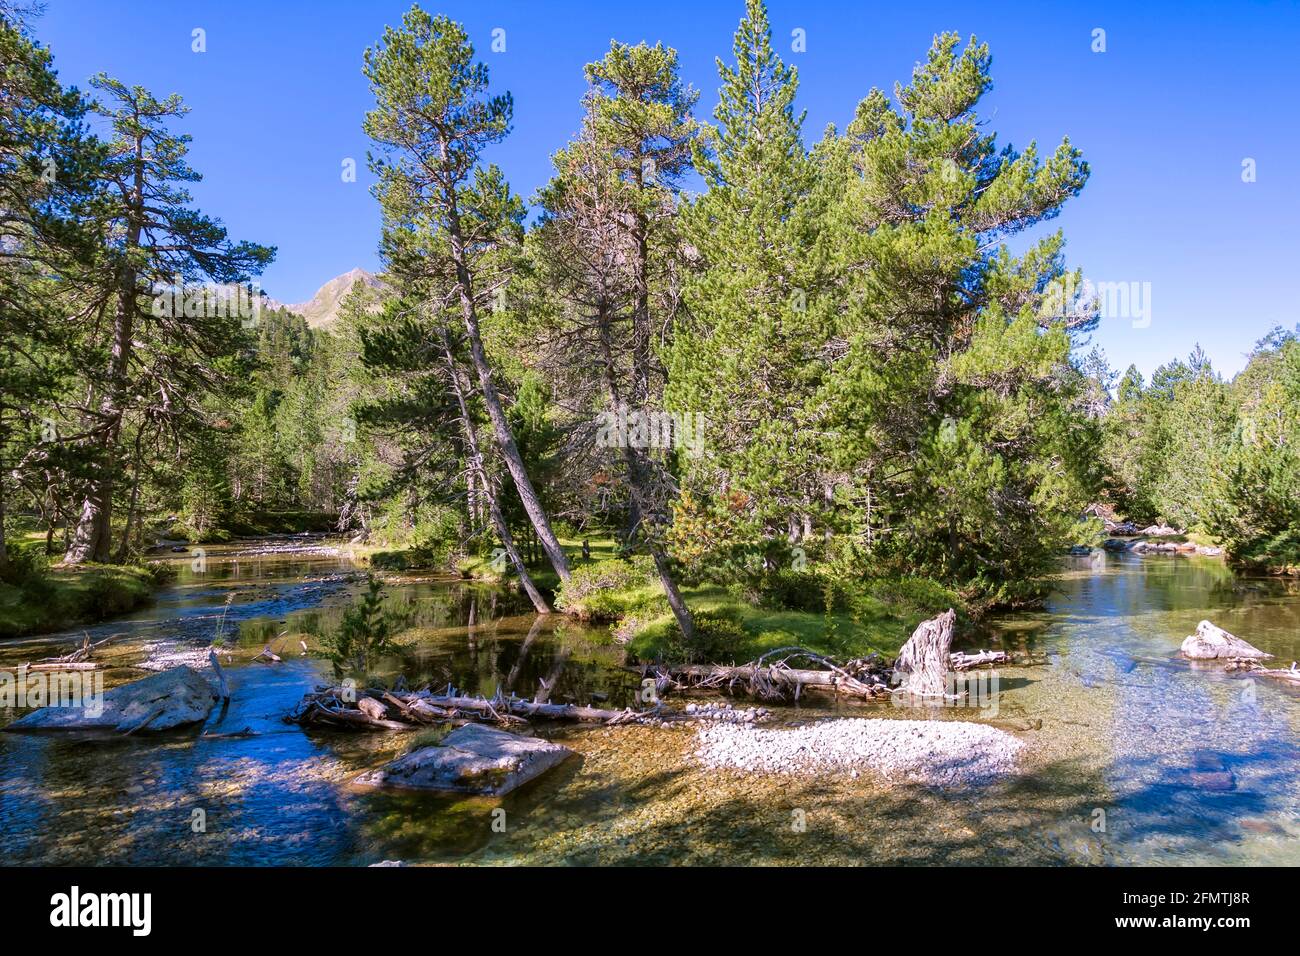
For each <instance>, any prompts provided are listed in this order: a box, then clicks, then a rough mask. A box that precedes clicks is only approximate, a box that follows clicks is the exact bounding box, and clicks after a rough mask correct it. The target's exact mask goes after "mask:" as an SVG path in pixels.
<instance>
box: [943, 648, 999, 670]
mask: <svg viewBox="0 0 1300 956" xmlns="http://www.w3.org/2000/svg"><path fill="white" fill-rule="evenodd" d="M948 659H949V661H951V663H952V669H953V670H955V671H968V670H970V669H971V668H972V667H983V666H984V665H985V664H1010V663H1011V655H1010V654H1008V653H1007V652H1006V651H976V652H975V653H973V654H967V653H964V652H963V651H953V652H952V654H950V655H949V658H948Z"/></svg>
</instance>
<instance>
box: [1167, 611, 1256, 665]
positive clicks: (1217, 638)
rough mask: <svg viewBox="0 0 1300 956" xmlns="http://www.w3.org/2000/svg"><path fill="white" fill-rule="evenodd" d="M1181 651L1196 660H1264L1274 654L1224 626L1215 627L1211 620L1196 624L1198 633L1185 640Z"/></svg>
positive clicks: (1190, 658)
mask: <svg viewBox="0 0 1300 956" xmlns="http://www.w3.org/2000/svg"><path fill="white" fill-rule="evenodd" d="M1181 653H1182V655H1183V657H1186V658H1188V659H1189V660H1194V661H1213V660H1248V661H1262V660H1267V659H1268V658H1270V657H1272V656H1273V655H1272V654H1266V653H1264V652H1263V651H1261V650H1260V649H1259V648H1258V647H1254V646H1252V645H1250V644H1247V643H1246V642H1245V641H1243V640H1242V639H1241V638H1239V637H1236V636H1235V635H1232V634H1229V633H1228V632H1227V631H1225V630H1224V629H1223V628H1221V627H1215V626H1214V625H1213V624H1211V623H1210V622H1209V621H1202V622H1201V623H1200V624H1198V625H1196V633H1195V634H1192V635H1190V636H1188V637H1187V639H1186V640H1184V641H1183V646H1182V648H1181Z"/></svg>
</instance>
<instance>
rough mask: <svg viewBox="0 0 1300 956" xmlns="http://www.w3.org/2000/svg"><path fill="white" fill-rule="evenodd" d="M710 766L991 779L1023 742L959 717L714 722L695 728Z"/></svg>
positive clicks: (899, 778)
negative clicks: (789, 724)
mask: <svg viewBox="0 0 1300 956" xmlns="http://www.w3.org/2000/svg"><path fill="white" fill-rule="evenodd" d="M696 744H697V749H696V751H695V755H696V757H698V758H699V760H700V761H701V762H702V763H704V765H705V766H708V767H713V768H727V769H733V770H739V771H742V772H744V773H757V774H799V775H805V776H810V775H814V774H820V773H848V774H849V775H850V776H854V777H856V776H858V774H859V773H872V774H875V775H877V776H879V777H882V778H884V779H885V780H888V781H893V782H911V783H923V784H930V785H937V786H964V785H970V784H978V783H986V782H989V781H990V780H993V779H996V778H998V777H1001V776H1004V775H1006V774H1010V773H1014V772H1015V769H1016V755H1017V754H1018V753H1019V752H1020V751H1021V750H1022V749H1023V748H1024V746H1025V745H1024V744H1023V743H1022V742H1021V741H1020V740H1018V739H1017V738H1016V737H1015V736H1013V735H1012V734H1009V733H1007V732H1006V731H1004V730H998V729H997V728H996V727H989V726H986V725H984V724H976V723H970V722H968V721H956V720H890V719H862V718H849V719H840V720H825V721H819V722H817V723H813V724H808V725H806V726H803V727H795V728H786V729H781V728H773V729H766V728H758V727H751V726H744V725H735V724H712V725H709V726H706V727H702V728H700V730H699V731H698V732H697V734H696Z"/></svg>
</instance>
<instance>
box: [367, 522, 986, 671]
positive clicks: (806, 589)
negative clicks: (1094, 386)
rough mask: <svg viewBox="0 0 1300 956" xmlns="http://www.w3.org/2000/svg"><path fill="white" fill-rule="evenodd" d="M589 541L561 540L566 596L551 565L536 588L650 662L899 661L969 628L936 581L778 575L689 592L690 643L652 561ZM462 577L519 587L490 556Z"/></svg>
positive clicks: (399, 558) (420, 563)
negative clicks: (772, 655) (941, 624)
mask: <svg viewBox="0 0 1300 956" xmlns="http://www.w3.org/2000/svg"><path fill="white" fill-rule="evenodd" d="M588 540H589V542H590V553H591V557H590V559H588V560H584V559H583V557H582V541H583V539H582V538H567V537H566V538H561V539H560V543H561V545H562V546H563V547H564V550H565V553H566V554H567V555H568V556H569V562H570V566H571V567H572V569H573V579H572V581H571V582H570V584H569V585H568V586H567V587H565V588H561V587H560V581H559V577H558V575H556V574H555V572H554V570H553V569H552V568H551V567H550V565H549V564H548V563H546V562H544V561H543V562H541V563H540V564H539V565H536V566H530V568H529V572H530V574H531V575H532V577H533V581H534V582H535V583H536V584H537V586H538V588H539V589H540V590H541V591H542V592H543V593H544V594H546V595H548V597H550V598H551V599H552V601H553V602H554V604H555V606H556V607H557V609H560V610H563V611H565V612H567V613H570V614H573V615H575V616H576V617H578V618H580V619H582V620H584V621H587V622H589V623H591V624H594V625H598V626H608V627H609V629H610V631H611V632H612V634H613V635H614V637H615V638H616V639H617V640H619V641H620V642H623V643H626V644H627V646H628V649H629V651H630V652H631V654H633V655H634V656H635V657H637V658H639V659H643V660H659V659H662V660H673V661H681V660H697V661H701V662H718V663H721V662H731V661H746V660H752V659H754V658H755V657H758V656H759V655H761V654H763V653H764V652H766V651H769V650H773V649H775V648H778V647H785V646H789V645H795V644H797V645H799V646H801V647H806V648H808V649H810V650H813V651H816V652H818V653H822V654H827V655H831V656H835V657H838V658H841V659H849V658H854V657H862V656H865V655H867V654H870V653H871V652H873V651H878V652H880V653H881V654H884V655H892V654H894V653H896V652H897V651H898V649H899V648H900V647H901V646H902V645H903V642H904V641H906V640H907V638H908V637H909V636H910V635H911V633H912V631H913V630H914V629H915V627H916V625H917V624H918V623H919V622H921V621H922V620H924V619H926V618H928V617H933V616H934V615H935V614H938V613H939V612H941V611H944V610H946V609H948V608H950V607H952V608H955V609H956V610H957V613H958V615H959V619H969V614H970V608H969V606H968V605H967V604H966V602H965V601H964V600H963V599H962V597H961V596H960V595H959V594H957V593H956V592H954V591H952V590H950V589H947V588H944V587H942V586H940V585H938V584H935V583H934V582H932V581H928V580H923V579H917V578H909V579H873V580H859V581H841V582H837V583H836V584H835V586H832V587H830V589H829V590H830V592H831V593H830V594H829V595H828V594H827V590H828V588H827V582H826V580H825V578H824V577H823V576H822V575H819V574H817V573H811V572H798V573H796V572H777V573H776V574H775V575H774V576H773V579H772V580H771V581H770V582H768V586H765V587H760V588H757V589H755V588H754V587H753V586H752V585H750V586H748V587H746V586H742V585H739V584H722V583H715V582H700V583H693V584H690V583H688V584H686V585H684V586H683V587H682V595H683V597H684V598H685V600H686V603H687V606H689V607H690V609H691V611H692V612H693V614H694V616H695V618H696V631H697V634H696V639H695V640H694V641H692V642H690V643H689V644H688V643H687V642H685V641H683V639H682V636H681V631H680V629H679V628H678V627H677V623H676V620H675V618H674V617H673V615H672V612H671V611H670V609H669V607H668V602H667V599H666V598H665V596H664V593H663V588H662V586H661V585H660V584H659V582H658V579H657V577H656V576H655V575H654V573H653V571H652V568H651V566H650V564H649V559H648V558H646V557H644V556H642V557H638V558H636V559H634V560H632V561H627V560H621V559H620V558H619V557H618V546H617V544H616V542H615V541H614V539H613V538H611V537H601V538H595V537H592V538H589V539H588ZM369 559H370V562H371V564H372V566H374V567H376V568H385V569H393V570H403V569H412V568H421V567H429V566H430V565H429V564H428V562H427V561H426V560H422V556H421V555H419V554H418V553H415V552H413V551H410V550H396V551H382V550H375V551H373V552H372V553H371V554H370V555H369ZM455 570H456V571H457V572H458V573H459V574H460V575H461V576H462V577H464V578H467V579H470V580H475V581H484V582H489V583H494V584H503V585H506V584H510V583H513V582H514V581H515V576H514V574H513V573H510V571H509V567H508V565H507V567H506V570H502V569H501V562H500V561H498V562H495V563H494V562H493V560H492V559H491V558H490V557H486V556H480V555H473V556H470V557H466V558H462V559H460V560H459V561H457V562H456V563H455ZM828 600H829V605H830V606H829V609H828V607H827V604H828Z"/></svg>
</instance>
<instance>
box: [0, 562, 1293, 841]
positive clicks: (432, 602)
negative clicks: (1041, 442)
mask: <svg viewBox="0 0 1300 956" xmlns="http://www.w3.org/2000/svg"><path fill="white" fill-rule="evenodd" d="M259 546H260V545H259ZM277 546H285V543H284V542H279V543H277ZM250 550H255V546H254V545H252V544H247V543H245V544H242V545H236V546H232V547H227V548H214V549H210V550H209V552H208V555H207V562H206V567H205V568H204V569H203V570H202V571H196V570H195V569H194V568H193V567H192V565H191V561H192V559H191V558H190V557H188V556H186V557H184V558H177V559H176V560H175V562H174V563H175V565H176V567H177V569H178V576H177V579H176V582H175V584H174V585H173V586H170V587H168V588H167V589H165V590H164V591H163V592H162V593H161V594H160V595H159V598H158V601H157V603H156V604H155V605H154V606H153V607H151V608H149V609H147V610H146V611H144V612H141V613H140V614H138V615H135V616H134V617H132V618H130V619H126V620H117V621H113V622H110V623H108V624H104V625H100V626H97V627H94V628H89V629H88V633H89V634H90V635H91V637H92V639H95V640H99V639H101V638H103V637H108V636H110V635H116V636H115V637H114V639H113V640H112V642H110V644H108V645H106V646H105V648H104V649H103V651H102V652H101V653H102V655H103V657H104V659H106V660H107V661H108V662H109V663H110V665H111V666H110V668H109V670H108V671H107V672H106V680H107V682H108V684H110V685H111V684H113V683H118V682H121V681H123V680H129V679H132V678H134V677H138V676H139V674H140V672H139V671H138V670H135V669H133V668H132V667H131V666H130V665H132V664H135V663H138V662H139V661H141V660H142V659H144V658H146V657H148V656H150V655H151V654H156V653H158V652H159V650H160V649H161V650H167V649H175V648H176V647H180V648H192V647H200V646H202V645H203V644H205V643H206V642H208V641H210V640H211V639H212V637H213V636H214V635H215V634H217V633H218V632H219V631H220V632H221V633H223V634H224V637H223V639H222V641H223V644H224V645H225V646H226V647H227V648H228V649H229V650H231V651H232V652H233V654H234V657H233V661H232V664H231V665H230V667H229V676H230V680H231V684H232V686H233V699H232V701H231V703H230V705H229V707H228V708H226V709H225V710H220V709H219V710H216V711H214V712H213V715H212V717H211V718H210V719H209V722H208V725H207V727H206V728H205V729H206V730H208V731H212V732H217V733H220V732H233V731H240V730H243V729H245V728H248V729H249V730H251V731H253V732H254V733H255V734H256V735H255V736H249V737H238V738H218V739H204V738H200V737H199V736H198V733H197V731H191V732H187V733H180V732H178V733H173V734H168V735H162V736H156V737H146V736H132V737H129V738H124V737H114V736H105V735H66V734H64V735H53V734H41V735H38V734H18V733H6V734H0V852H3V859H4V861H5V862H6V863H8V864H22V863H49V864H65V863H66V864H71V863H77V864H97V863H119V864H182V865H183V864H223V865H225V864H229V865H253V864H256V865H266V864H367V863H373V862H377V861H381V860H395V859H400V860H404V861H406V862H410V863H422V862H470V863H516V862H526V863H584V864H591V863H708V864H737V863H751V862H753V863H891V862H898V863H930V864H934V863H960V864H996V863H1065V864H1099V863H1103V864H1104V863H1110V864H1131V863H1139V864H1143V863H1168V862H1177V863H1227V864H1296V863H1300V761H1298V760H1297V756H1300V753H1298V748H1297V724H1298V722H1300V720H1298V718H1300V697H1298V696H1297V694H1296V693H1295V692H1294V691H1292V690H1289V689H1288V688H1286V687H1284V686H1282V685H1280V684H1279V683H1276V682H1271V681H1266V680H1259V679H1255V680H1251V679H1249V678H1245V677H1241V676H1231V675H1225V674H1223V673H1221V672H1219V671H1218V670H1217V669H1195V670H1194V669H1192V668H1191V667H1189V666H1187V665H1186V664H1183V663H1180V662H1177V661H1175V660H1174V659H1173V655H1174V653H1175V652H1176V651H1177V649H1178V645H1179V643H1180V642H1181V640H1182V638H1183V637H1184V636H1186V635H1187V634H1189V633H1191V631H1192V630H1194V628H1195V626H1196V623H1197V622H1198V621H1199V620H1201V619H1202V618H1210V619H1211V620H1213V621H1215V623H1217V624H1219V625H1220V626H1222V627H1225V628H1227V629H1228V630H1230V631H1232V632H1234V633H1236V634H1238V635H1240V636H1242V637H1244V638H1246V639H1247V640H1249V641H1250V642H1251V643H1253V644H1255V645H1256V646H1258V647H1261V648H1263V649H1265V650H1268V651H1270V652H1272V653H1274V654H1276V655H1277V656H1278V658H1279V659H1280V660H1282V661H1284V662H1287V663H1289V662H1290V661H1291V660H1295V659H1297V658H1300V592H1298V591H1297V589H1296V588H1295V587H1294V586H1293V585H1291V586H1288V585H1287V584H1286V583H1284V582H1280V581H1272V580H1262V579H1261V580H1254V579H1251V580H1246V579H1237V578H1234V577H1233V575H1231V574H1230V573H1229V572H1227V571H1226V570H1225V569H1224V567H1223V566H1222V564H1220V563H1217V562H1215V561H1212V560H1207V559H1197V558H1183V557H1171V556H1161V557H1151V558H1138V557H1134V556H1128V555H1125V556H1118V557H1117V556H1112V555H1100V554H1099V555H1095V556H1093V557H1091V558H1081V559H1071V560H1070V563H1069V565H1068V567H1067V569H1066V571H1065V573H1064V574H1063V575H1062V577H1061V580H1060V583H1059V587H1058V590H1057V592H1056V593H1055V594H1054V596H1053V597H1052V599H1051V600H1050V602H1049V603H1048V605H1047V607H1046V608H1045V610H1043V611H1041V612H1037V613H1033V614H1024V615H1016V616H1013V617H1009V618H1005V619H1002V620H999V621H996V622H994V623H993V624H992V625H991V627H990V630H989V632H988V633H986V634H984V635H982V636H980V637H979V639H978V640H977V641H976V642H975V643H978V644H979V645H981V646H989V647H999V646H1000V647H1005V648H1008V649H1016V650H1025V651H1030V652H1033V653H1034V654H1035V655H1037V656H1038V657H1040V658H1042V659H1045V660H1046V662H1047V663H1045V664H1043V665H1039V666H1032V667H1021V668H1007V669H1003V670H1001V671H1000V672H999V673H998V675H997V696H996V705H997V706H996V709H995V710H996V712H994V709H993V708H989V709H986V710H983V711H980V710H972V709H963V710H958V709H949V710H945V711H943V712H940V713H938V714H935V715H933V716H935V717H936V718H943V719H951V718H961V719H977V720H996V721H999V722H1000V724H1001V725H1002V726H1006V727H1014V728H1019V727H1036V728H1037V729H1024V730H1020V729H1017V730H1016V732H1017V733H1018V735H1019V736H1020V737H1021V738H1022V739H1023V740H1024V741H1025V742H1026V744H1027V745H1028V748H1027V750H1026V752H1025V755H1024V759H1023V761H1022V764H1023V767H1022V770H1023V772H1022V773H1021V774H1020V775H1018V776H1017V777H1015V778H1012V779H1009V780H1006V781H1003V782H1000V783H996V784H993V785H989V786H985V787H982V788H980V789H973V790H963V791H954V792H942V791H938V790H934V789H929V788H923V787H919V786H913V785H894V786H886V785H884V784H883V783H881V782H880V781H874V780H870V779H867V778H860V779H856V780H852V779H848V778H821V779H812V780H803V779H789V778H776V779H764V778H755V777H745V776H740V775H732V774H727V773H718V772H716V771H708V772H706V771H703V770H701V769H700V768H699V767H698V766H697V765H696V763H695V761H694V759H693V757H692V750H693V746H692V739H693V732H692V731H691V730H689V729H671V730H665V729H656V728H642V727H621V728H604V727H557V726H541V725H539V726H538V727H537V730H538V732H539V733H543V734H546V735H547V736H551V737H554V738H556V739H561V740H563V742H564V743H565V744H567V745H568V746H570V747H572V748H573V749H574V750H575V751H577V757H576V758H575V759H572V760H570V761H568V762H566V763H565V764H563V765H561V766H560V767H559V768H557V769H556V770H553V771H551V772H550V773H549V774H548V775H546V776H545V777H543V778H542V779H541V780H539V781H537V782H536V783H534V784H532V785H529V786H527V787H525V788H523V789H521V790H520V791H517V792H516V793H514V794H512V795H510V796H508V797H506V798H504V799H502V800H487V799H480V798H470V799H465V798H450V797H442V796H425V795H411V794H405V795H392V794H376V793H371V792H361V791H354V790H353V789H351V788H350V787H349V785H348V781H349V780H350V779H351V778H352V777H354V776H355V775H356V774H357V773H359V772H360V771H361V770H363V769H366V768H369V767H372V766H375V765H377V764H379V763H382V762H383V761H385V760H387V759H391V758H392V757H393V756H396V755H397V754H399V753H401V752H403V750H404V749H405V748H406V747H407V746H409V742H410V736H409V735H406V734H400V733H399V734H345V733H328V732H313V733H310V734H309V733H306V732H303V731H302V730H300V729H299V728H297V727H296V726H292V725H288V724H286V723H284V722H283V720H282V717H283V716H284V714H285V713H286V712H287V711H288V710H289V709H290V708H291V707H292V706H293V705H294V704H295V703H296V702H297V701H298V700H299V699H300V697H301V696H302V694H303V693H304V691H307V690H309V689H311V688H313V687H314V686H317V685H318V684H320V683H324V682H326V680H327V667H326V665H325V664H324V663H323V662H322V661H321V659H320V658H319V657H318V656H317V655H316V654H315V653H314V651H315V650H316V648H317V647H318V643H317V638H318V637H319V636H320V635H322V634H326V633H329V632H330V631H331V630H332V629H333V628H334V627H336V626H337V622H338V618H339V615H340V614H341V612H342V608H343V607H345V606H346V605H347V603H348V602H349V601H350V600H352V599H353V598H354V597H355V596H356V594H357V593H358V592H359V591H360V589H361V587H362V586H363V582H362V580H361V576H360V575H359V574H358V572H357V569H356V566H355V565H354V564H353V562H352V561H351V560H350V559H349V558H348V557H347V556H346V554H344V553H330V552H328V551H326V552H324V553H321V552H319V551H318V552H316V553H305V554H304V553H301V552H299V553H294V552H287V553H276V554H265V555H258V554H251V553H246V552H248V551H250ZM241 552H245V553H241ZM389 591H390V598H389V601H390V609H391V610H392V611H393V612H395V613H397V614H399V615H400V616H401V619H402V621H403V625H404V627H405V628H407V632H406V634H405V636H404V638H403V641H404V652H403V654H402V656H401V658H400V659H398V660H395V661H392V662H390V663H389V665H388V666H389V670H390V672H391V673H397V672H401V673H402V674H403V676H404V677H405V678H406V679H407V681H408V682H410V683H411V684H412V685H415V686H419V685H421V684H425V683H427V684H431V685H434V686H439V687H442V686H445V685H446V684H448V683H450V684H453V685H455V686H456V687H458V688H461V689H464V690H467V691H470V692H474V693H481V694H487V695H491V694H493V693H494V692H495V691H496V690H497V689H498V688H501V689H503V690H509V691H512V692H515V693H519V694H523V695H525V696H531V695H532V694H533V693H534V692H535V691H536V690H537V688H538V686H539V681H542V680H545V681H546V682H547V683H548V684H553V686H554V690H553V691H552V694H551V697H552V699H553V700H556V701H571V702H578V703H596V704H599V705H601V706H609V707H618V706H623V705H625V704H628V703H631V702H632V701H633V699H634V695H635V693H636V690H637V687H638V681H639V677H638V675H636V674H634V673H631V672H629V671H627V670H625V669H624V668H623V667H622V664H623V654H622V651H621V649H620V648H619V647H617V646H616V645H614V644H613V643H612V642H611V640H610V638H609V635H608V632H607V631H605V630H604V629H599V628H584V627H582V626H579V625H577V624H575V623H574V622H572V621H568V620H566V619H564V618H563V617H562V616H558V615H554V616H551V617H550V618H546V619H538V618H536V617H534V616H533V615H532V614H530V613H526V607H525V606H524V605H522V604H521V603H520V601H519V600H518V598H517V597H515V596H514V595H512V594H507V593H505V592H503V591H500V590H497V589H493V588H487V587H483V586H478V585H471V584H467V583H463V582H459V581H455V580H452V579H449V578H448V579H442V578H438V577H432V578H429V577H423V578H420V577H416V576H414V575H412V576H407V577H399V578H397V579H395V580H394V581H393V586H392V587H391V588H390V589H389ZM232 594H233V598H231V600H230V602H229V605H228V606H227V597H228V596H229V595H232ZM81 633H82V632H81V631H77V632H75V634H73V633H69V634H63V635H57V636H47V637H42V638H33V639H27V640H24V641H19V642H12V643H9V644H6V645H4V646H3V647H0V666H4V667H8V668H12V667H14V666H16V665H17V664H19V663H22V662H25V661H32V660H36V659H39V658H41V657H45V656H50V655H53V654H57V653H62V652H65V651H66V650H67V649H68V648H69V647H70V645H71V642H72V641H73V640H74V639H75V638H77V637H79V636H80V634H81ZM300 641H302V642H305V643H306V644H307V646H308V648H309V649H310V650H311V651H313V653H311V654H303V653H301V649H300V645H299V642H300ZM267 643H272V644H273V645H274V646H275V647H276V648H277V650H278V651H279V652H280V653H281V655H282V656H283V657H284V662H283V663H281V664H262V663H246V661H248V659H249V658H250V657H251V656H252V654H254V653H256V651H257V650H260V649H261V648H262V647H263V646H265V645H266V644H267ZM822 706H823V707H828V706H829V705H826V704H823V705H822ZM840 712H842V713H849V712H852V713H855V714H859V715H868V716H880V717H885V718H888V717H917V716H922V715H921V714H918V713H917V712H916V711H913V710H907V709H902V708H896V707H891V706H889V705H876V706H873V707H865V708H864V707H850V706H847V705H846V706H843V707H841V708H840ZM826 713H827V711H826V710H818V709H810V708H808V707H806V706H805V707H803V708H799V709H796V708H783V709H781V713H780V719H781V720H784V721H790V722H794V721H799V720H806V719H815V718H817V717H820V716H825V714H826ZM15 716H17V713H16V712H14V711H0V721H3V722H7V721H8V720H10V719H12V718H13V717H15ZM1040 722H1041V725H1040ZM498 809H504V810H505V816H504V823H505V826H504V830H503V831H502V829H501V826H500V821H501V820H502V817H501V815H500V814H499V813H498V814H494V811H495V810H498ZM494 822H496V823H497V826H495V827H494V826H493V824H494Z"/></svg>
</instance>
